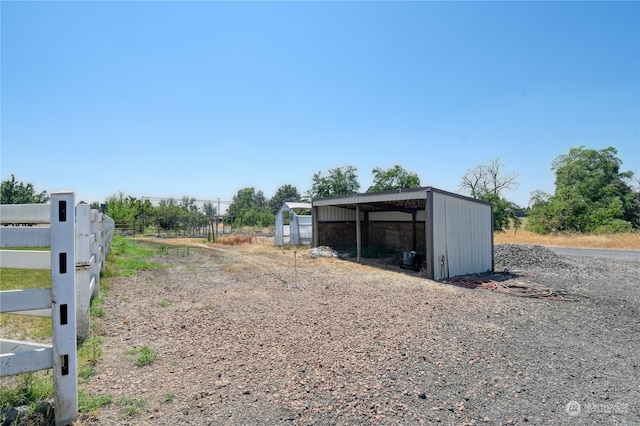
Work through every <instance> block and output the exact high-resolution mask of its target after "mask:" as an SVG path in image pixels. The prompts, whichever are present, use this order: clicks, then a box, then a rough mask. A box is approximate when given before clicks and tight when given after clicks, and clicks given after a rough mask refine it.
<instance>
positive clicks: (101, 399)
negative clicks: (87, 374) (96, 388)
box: [78, 390, 113, 413]
mask: <svg viewBox="0 0 640 426" xmlns="http://www.w3.org/2000/svg"><path fill="white" fill-rule="evenodd" d="M111 401H113V397H112V396H111V395H98V396H87V395H85V393H84V391H82V390H80V391H79V392H78V411H79V412H81V413H91V412H93V411H96V410H98V409H100V408H102V407H104V406H105V405H109V404H111Z"/></svg>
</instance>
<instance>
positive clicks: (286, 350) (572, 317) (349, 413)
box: [81, 242, 640, 425]
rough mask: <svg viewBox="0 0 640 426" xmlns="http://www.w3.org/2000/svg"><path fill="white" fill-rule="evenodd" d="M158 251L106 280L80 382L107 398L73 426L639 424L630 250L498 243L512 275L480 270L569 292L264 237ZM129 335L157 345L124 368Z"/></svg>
mask: <svg viewBox="0 0 640 426" xmlns="http://www.w3.org/2000/svg"><path fill="white" fill-rule="evenodd" d="M157 261H158V262H162V263H167V264H170V265H172V267H171V268H166V269H159V270H152V271H146V272H142V273H139V274H137V275H135V276H132V277H127V278H112V279H110V283H111V284H110V286H111V290H110V293H109V295H108V297H107V300H106V303H105V310H106V313H107V314H106V316H105V317H103V318H99V319H98V320H97V321H96V322H97V325H98V329H99V333H100V334H101V335H102V336H104V354H103V358H102V360H101V361H100V362H99V363H98V365H97V366H96V371H97V374H96V375H94V376H93V377H92V378H91V379H90V381H89V383H86V384H83V385H82V387H83V388H84V389H85V393H87V394H88V395H92V396H98V395H111V396H112V397H113V402H112V403H111V404H109V405H107V406H105V407H103V408H101V409H100V410H99V411H97V412H96V413H94V414H93V415H88V416H84V417H83V418H82V419H81V424H96V425H110V424H114V423H118V424H131V425H139V424H149V425H151V424H153V425H155V424H180V425H253V424H261V425H311V424H318V425H347V424H349V425H366V424H381V425H387V424H403V425H414V424H444V425H447V424H451V425H465V424H469V425H475V424H481V425H484V424H486V425H504V424H509V425H512V424H518V425H544V424H555V425H565V424H568V425H584V424H587V425H591V424H593V425H614V424H620V425H635V424H640V380H639V377H640V356H639V355H638V347H639V343H638V342H639V341H640V339H639V336H640V325H639V321H638V318H640V312H638V310H639V309H638V308H639V306H640V291H639V290H638V281H639V278H638V277H640V260H610V259H601V258H578V257H576V258H569V257H562V256H559V255H557V254H555V253H554V252H552V251H551V250H548V249H545V248H542V247H539V246H508V245H507V246H496V269H497V270H501V271H502V270H503V269H504V268H508V270H509V273H508V274H497V275H495V276H493V277H489V278H494V279H496V280H505V281H502V283H507V284H509V283H510V284H516V285H519V286H528V287H533V288H542V287H544V288H553V289H557V290H566V292H567V293H566V295H567V296H570V297H571V298H572V299H575V300H577V301H575V302H566V301H558V300H549V299H540V298H526V297H516V296H513V295H511V294H505V293H502V292H498V291H491V290H487V289H480V288H477V289H471V288H465V287H458V286H454V285H450V284H444V283H437V282H433V281H429V280H426V279H424V278H421V277H420V276H419V274H415V273H413V272H410V271H405V270H402V269H400V268H398V267H397V266H394V265H393V264H389V263H388V262H387V263H385V262H384V261H382V262H378V263H377V264H374V263H375V262H369V263H371V264H367V265H359V264H356V263H354V262H352V261H349V260H340V259H337V258H311V257H309V256H308V254H307V252H306V251H299V252H297V253H296V254H295V259H294V252H293V251H292V250H278V249H276V248H273V247H271V246H270V244H269V243H267V242H263V243H256V244H251V245H244V246H237V247H232V248H225V249H224V250H219V249H211V248H193V247H192V248H190V249H189V250H185V249H184V248H176V247H172V248H170V249H169V254H168V255H166V254H165V255H163V256H158V259H157ZM294 261H295V263H294ZM294 265H295V268H294ZM484 278H487V277H484ZM288 287H291V288H290V289H288ZM142 346H148V347H149V348H151V349H152V350H153V351H155V352H156V353H157V354H158V357H157V359H156V360H155V361H154V362H153V364H151V365H148V366H144V367H136V366H135V365H134V364H133V363H132V362H131V359H130V356H128V355H126V352H127V351H129V350H131V349H134V348H140V347H142ZM132 400H133V401H138V402H139V404H138V405H139V407H138V409H136V410H127V406H126V402H127V401H132ZM118 402H119V403H118Z"/></svg>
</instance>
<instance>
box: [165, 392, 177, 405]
mask: <svg viewBox="0 0 640 426" xmlns="http://www.w3.org/2000/svg"><path fill="white" fill-rule="evenodd" d="M173 398H175V395H174V394H173V392H167V393H166V394H165V395H164V399H163V400H162V403H163V404H168V403H170V402H173Z"/></svg>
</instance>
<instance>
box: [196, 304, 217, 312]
mask: <svg viewBox="0 0 640 426" xmlns="http://www.w3.org/2000/svg"><path fill="white" fill-rule="evenodd" d="M213 308H214V306H213V303H203V304H202V305H200V306H197V307H196V309H198V310H202V311H209V310H211V309H213Z"/></svg>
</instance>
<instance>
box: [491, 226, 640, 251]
mask: <svg viewBox="0 0 640 426" xmlns="http://www.w3.org/2000/svg"><path fill="white" fill-rule="evenodd" d="M493 239H494V242H495V244H538V245H541V246H547V247H577V248H594V249H617V250H640V233H637V232H636V233H629V234H602V235H595V234H586V235H585V234H551V235H539V234H534V233H533V232H530V231H525V230H518V232H517V233H515V232H513V230H510V231H507V232H496V233H495V234H494V236H493Z"/></svg>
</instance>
